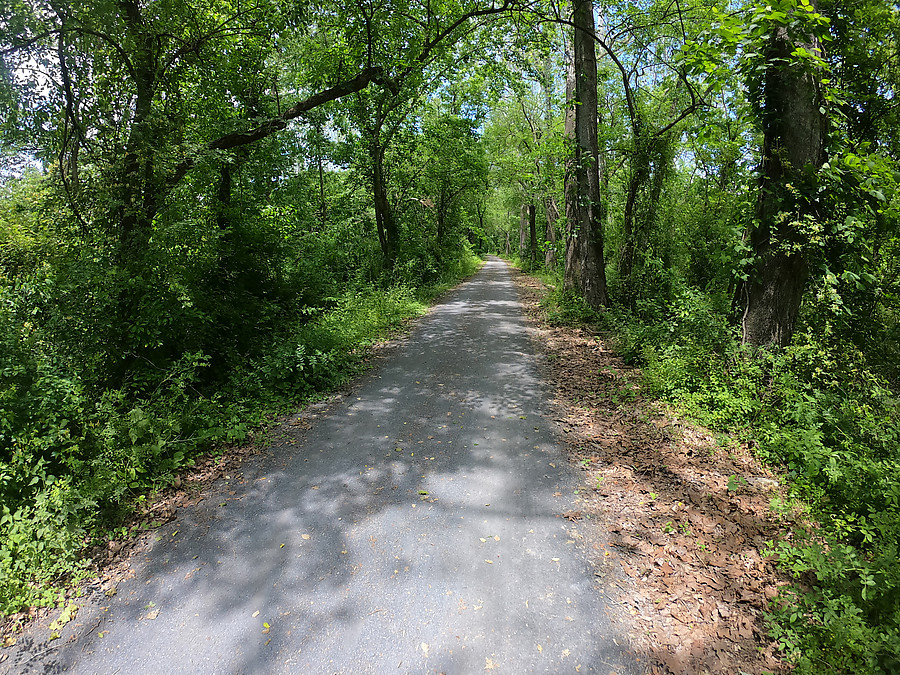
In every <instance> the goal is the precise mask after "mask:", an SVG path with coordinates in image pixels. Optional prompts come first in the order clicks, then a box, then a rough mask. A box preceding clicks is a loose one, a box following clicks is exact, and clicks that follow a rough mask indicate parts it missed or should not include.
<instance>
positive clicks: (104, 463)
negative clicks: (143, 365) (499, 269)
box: [0, 252, 480, 615]
mask: <svg viewBox="0 0 900 675" xmlns="http://www.w3.org/2000/svg"><path fill="white" fill-rule="evenodd" d="M479 262H480V261H479V260H478V259H477V258H476V257H475V256H474V255H472V254H471V253H468V252H466V253H465V254H464V255H463V256H461V257H460V259H459V260H458V262H457V263H456V264H453V265H447V266H445V268H444V272H443V273H442V274H432V275H430V276H429V278H428V279H426V280H422V279H421V277H420V278H419V279H412V280H411V281H408V282H405V283H398V284H393V285H389V286H380V287H379V286H377V285H372V284H366V283H357V284H354V285H352V286H351V290H348V291H346V292H345V293H343V294H342V295H340V296H338V297H331V298H329V299H328V301H327V303H322V305H320V306H321V307H324V309H320V310H317V311H315V312H312V313H310V312H307V313H305V314H303V315H300V316H298V317H297V318H296V319H295V320H294V321H293V323H291V324H289V325H287V326H284V327H282V328H280V329H279V330H278V331H277V332H275V333H274V334H271V335H270V336H268V343H267V344H266V345H264V346H263V348H258V349H256V350H255V352H254V354H253V355H252V356H251V357H250V358H246V359H243V360H242V361H241V362H240V363H239V365H238V366H236V367H232V368H230V369H229V370H228V371H227V372H226V373H221V372H210V370H211V369H213V368H214V367H215V365H214V360H213V358H212V357H211V356H210V354H208V353H205V352H204V351H203V350H196V351H187V352H185V353H184V354H183V355H182V356H181V357H180V358H178V359H176V360H175V361H174V362H172V363H171V364H170V365H169V366H168V367H166V368H165V369H164V370H163V371H160V372H159V373H158V374H157V375H156V377H155V380H154V386H153V387H152V388H148V387H143V388H142V389H141V393H139V394H136V393H135V388H134V387H129V384H128V383H126V384H124V385H122V386H119V387H115V388H98V387H97V386H95V385H94V384H93V383H91V382H89V381H86V380H85V379H84V377H82V376H81V375H80V373H82V372H84V371H83V370H82V371H79V369H78V368H77V367H75V366H74V365H73V364H72V362H71V361H70V360H69V358H68V355H67V353H66V350H65V349H61V348H59V346H58V345H56V344H54V343H53V341H52V340H50V339H49V334H48V332H47V331H45V330H42V329H41V327H40V326H38V325H37V323H36V322H35V321H34V320H33V319H32V320H29V319H30V318H31V317H32V315H37V313H38V311H37V310H35V307H40V303H37V302H34V299H33V297H32V295H31V294H30V293H29V291H28V283H26V282H22V281H21V280H20V281H19V282H18V283H17V284H6V285H3V284H0V615H8V614H11V613H15V612H18V611H21V610H23V609H26V608H28V607H36V606H48V605H52V604H54V603H56V602H57V600H58V598H59V593H60V586H61V585H65V584H67V583H72V582H75V581H77V580H78V579H80V578H83V577H84V576H86V575H88V574H89V563H90V561H89V560H86V559H84V557H83V551H84V550H85V549H86V547H87V546H89V545H90V544H91V543H92V542H95V541H98V540H100V539H101V538H105V537H108V536H110V534H111V533H112V532H114V531H115V530H116V525H117V523H119V522H121V519H122V518H123V517H125V516H126V515H127V514H128V513H129V512H130V511H131V510H132V509H133V508H134V507H135V505H136V503H137V502H138V500H139V499H142V498H143V497H144V496H146V495H147V494H148V493H150V492H152V491H154V490H156V489H159V488H161V487H164V486H166V485H168V484H170V483H171V482H172V480H173V479H174V477H175V476H176V475H177V473H178V472H179V471H180V470H181V469H182V468H184V467H187V466H191V465H192V463H193V461H194V460H193V458H194V457H196V456H197V455H198V454H199V453H201V452H204V451H208V450H210V449H215V448H217V447H223V445H224V444H228V443H240V442H244V441H245V440H247V438H248V436H249V435H250V434H251V433H253V431H254V429H256V428H257V427H259V426H260V425H261V424H264V423H265V422H266V421H267V420H270V419H271V418H272V416H273V414H275V413H277V412H279V411H282V410H284V409H286V408H287V407H289V406H292V405H295V404H297V403H298V402H302V401H304V400H309V399H311V398H314V397H316V396H320V395H321V394H322V393H323V392H327V391H329V390H333V389H334V388H336V387H338V386H340V385H341V384H343V383H344V382H345V381H346V380H347V379H348V378H349V377H351V376H352V375H353V374H354V373H356V372H358V370H359V369H360V368H361V367H363V357H364V356H365V354H366V348H367V347H369V346H370V345H372V344H373V343H375V342H376V341H378V340H381V339H383V338H384V337H385V336H386V335H388V334H389V333H390V332H391V331H394V330H396V329H397V328H398V327H399V326H400V325H401V324H402V323H403V322H404V321H406V320H407V319H409V318H411V317H414V316H416V315H419V314H421V313H422V312H424V311H425V309H426V307H427V306H428V302H429V301H430V300H431V299H433V298H434V297H435V296H436V295H437V294H439V293H440V292H441V291H443V290H444V289H446V288H448V287H449V286H451V285H452V284H453V283H455V282H456V281H457V280H458V279H460V278H462V277H464V276H468V275H470V274H472V273H473V272H474V271H475V270H476V269H477V266H478V264H479ZM39 277H40V275H37V278H39ZM211 382H212V383H215V386H210V383H211Z"/></svg>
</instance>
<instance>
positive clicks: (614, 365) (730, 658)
mask: <svg viewBox="0 0 900 675" xmlns="http://www.w3.org/2000/svg"><path fill="white" fill-rule="evenodd" d="M515 280H516V285H517V287H518V289H519V294H520V297H521V299H522V301H523V303H524V305H525V308H526V312H527V314H528V317H529V320H530V322H531V324H532V327H533V328H534V330H535V337H536V340H537V342H538V343H539V344H540V348H541V350H542V351H543V354H544V357H545V358H544V364H545V365H544V367H545V370H546V376H547V377H548V379H549V380H550V381H551V382H552V384H553V385H554V387H555V390H556V400H555V405H556V409H557V417H558V419H557V420H556V422H557V424H558V426H559V428H560V432H561V435H562V437H563V439H564V441H565V443H566V446H567V450H568V453H569V457H570V460H571V461H572V462H573V463H575V464H576V465H577V466H579V467H580V469H581V474H582V477H583V484H582V487H581V489H580V490H579V500H580V501H579V503H578V506H577V510H574V511H571V512H568V513H566V514H564V516H565V517H566V518H568V519H569V520H572V521H594V526H595V528H596V527H599V530H600V531H601V532H603V531H604V530H605V531H606V532H608V536H605V537H598V538H597V541H595V542H589V548H591V549H592V556H593V558H594V563H595V564H596V565H597V567H598V568H600V569H608V568H609V566H619V567H620V568H621V571H622V572H624V574H622V575H619V576H620V577H622V578H623V579H625V581H626V583H625V584H623V585H622V587H621V589H619V590H620V596H621V597H620V598H618V599H619V601H620V602H622V603H624V604H625V606H626V607H627V608H628V609H627V613H629V614H630V615H631V625H630V626H629V628H630V629H631V633H632V635H633V637H634V638H635V639H636V641H637V642H638V646H640V647H641V648H643V649H644V650H645V651H646V653H647V654H648V655H649V656H650V658H651V659H652V660H654V661H655V662H656V665H654V666H653V669H654V670H653V672H654V673H656V674H658V675H666V674H670V673H671V674H672V675H698V674H704V675H715V674H719V673H722V674H725V673H728V674H729V675H731V674H734V675H737V674H740V673H746V674H748V675H751V674H752V675H758V674H762V673H785V672H788V671H789V670H790V668H789V667H788V666H787V664H785V663H784V662H783V661H782V660H781V659H780V658H779V652H778V648H777V645H776V644H775V643H774V642H773V641H772V640H770V639H769V638H768V636H767V632H766V628H765V624H764V618H763V612H764V610H765V608H766V607H767V605H768V602H769V600H770V599H771V598H773V597H775V595H776V592H777V588H778V587H779V586H780V585H783V584H785V583H787V582H786V580H785V579H784V578H782V577H780V576H779V574H778V573H777V571H776V569H775V566H774V564H773V561H772V560H770V559H769V558H767V557H766V547H767V544H768V543H769V542H772V541H773V540H775V539H777V538H779V537H781V536H784V535H785V534H786V531H785V528H784V527H783V526H782V525H781V524H780V523H779V521H778V517H777V516H776V515H775V514H774V513H773V512H772V511H771V510H770V508H769V505H770V502H771V500H772V498H773V497H783V496H784V495H783V494H782V493H783V488H782V487H781V484H780V482H779V480H778V479H777V477H776V476H774V475H773V474H772V473H771V472H769V471H768V470H767V469H765V468H764V467H763V466H762V465H761V464H760V462H759V461H757V460H756V459H755V458H754V456H753V454H752V452H751V451H750V450H749V449H748V448H747V447H745V446H743V445H741V444H739V443H736V442H734V441H731V440H730V439H720V440H717V439H716V438H715V437H714V435H713V434H711V433H710V432H709V431H707V430H705V429H702V428H699V427H697V426H696V425H693V424H690V423H688V422H686V421H684V420H680V419H678V418H677V417H676V416H674V415H673V414H671V413H670V412H667V411H665V410H664V409H663V408H662V406H660V405H658V404H654V403H653V402H652V401H649V400H646V399H645V398H643V397H642V395H641V389H640V372H639V371H638V370H637V369H635V368H633V367H629V366H628V365H626V364H625V363H624V362H623V361H622V360H621V359H620V358H618V357H617V356H616V355H615V353H614V352H613V351H611V349H610V347H609V345H607V344H606V343H605V342H604V340H603V339H602V338H601V336H599V335H597V334H595V333H593V332H592V331H591V330H588V329H586V328H583V327H571V326H559V325H550V324H549V323H548V321H547V313H546V311H545V310H544V309H543V308H542V307H541V304H540V303H541V300H542V298H543V297H544V296H545V295H546V293H547V289H546V288H545V287H544V286H543V285H542V284H541V282H539V281H538V280H536V279H534V278H533V277H529V276H527V275H525V274H521V273H519V272H516V273H515ZM598 523H599V525H598ZM590 529H593V528H587V531H589V530H590ZM595 531H596V530H595ZM606 542H608V543H606ZM598 574H599V572H598Z"/></svg>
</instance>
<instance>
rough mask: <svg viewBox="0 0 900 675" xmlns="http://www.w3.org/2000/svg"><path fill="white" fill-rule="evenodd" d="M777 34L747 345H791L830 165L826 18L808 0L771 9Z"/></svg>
mask: <svg viewBox="0 0 900 675" xmlns="http://www.w3.org/2000/svg"><path fill="white" fill-rule="evenodd" d="M766 11H767V17H766V18H768V20H769V21H770V26H771V33H770V35H769V37H768V40H767V42H766V44H765V45H764V48H763V63H762V68H761V70H762V77H761V78H760V79H759V80H757V81H756V82H755V85H756V90H755V101H756V104H757V106H758V107H757V109H758V113H759V115H760V119H761V122H762V129H763V135H764V140H763V150H762V168H761V171H760V183H759V193H758V198H757V205H756V222H755V224H754V226H753V228H752V229H751V231H750V236H749V241H750V247H751V249H752V251H753V255H754V260H753V262H752V265H751V268H750V271H749V278H748V279H747V280H746V281H744V282H743V283H742V285H741V287H740V289H739V297H740V303H741V307H742V309H743V315H742V318H741V326H742V330H743V340H744V342H745V343H746V344H751V345H754V346H758V347H769V346H778V347H784V346H786V345H787V344H788V343H789V342H790V340H791V336H792V335H793V333H794V328H795V325H796V321H797V316H798V313H799V311H800V304H801V302H802V300H803V295H804V292H805V290H806V283H807V280H808V278H809V273H810V269H809V260H808V257H807V253H806V250H805V246H806V244H807V239H808V234H807V228H808V226H809V224H810V223H811V222H814V221H815V220H817V219H819V218H820V217H821V216H822V214H821V213H820V207H819V196H818V189H817V188H818V172H819V170H820V169H821V168H822V166H823V164H824V163H825V159H826V143H827V138H828V128H829V125H828V116H827V114H826V112H825V107H824V106H825V100H824V98H823V94H822V78H823V65H824V63H823V61H822V59H821V57H822V46H821V39H820V38H819V37H818V31H817V30H816V27H817V26H820V25H822V23H823V22H824V17H822V16H821V15H820V14H819V13H818V12H817V11H816V7H815V5H814V4H813V3H812V2H810V1H809V0H801V2H800V3H799V4H795V3H793V2H783V3H779V7H776V8H775V9H774V11H773V10H772V8H771V7H769V8H767V10H766Z"/></svg>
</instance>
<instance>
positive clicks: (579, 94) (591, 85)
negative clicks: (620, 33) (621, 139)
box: [565, 0, 609, 308]
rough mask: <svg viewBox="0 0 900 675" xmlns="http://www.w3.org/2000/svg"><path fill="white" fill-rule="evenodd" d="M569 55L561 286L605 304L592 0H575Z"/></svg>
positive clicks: (594, 303)
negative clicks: (569, 143) (568, 155)
mask: <svg viewBox="0 0 900 675" xmlns="http://www.w3.org/2000/svg"><path fill="white" fill-rule="evenodd" d="M572 27H573V31H572V51H573V58H572V60H571V63H570V67H569V75H568V77H567V82H566V102H567V104H568V106H569V107H568V108H567V111H566V135H567V136H568V137H569V138H570V139H571V141H572V142H573V146H574V147H573V151H572V155H571V158H570V160H569V162H568V163H567V166H566V264H565V287H566V288H567V289H571V290H575V291H577V292H578V293H580V294H581V295H582V296H583V297H584V299H585V300H586V301H587V303H588V304H589V305H590V306H591V307H594V308H600V307H604V306H606V305H607V304H608V302H609V300H608V298H607V293H606V262H605V259H604V253H603V204H602V203H601V201H600V173H599V145H598V141H597V119H598V109H597V53H596V49H595V44H594V41H595V35H594V7H593V2H592V1H591V0H574V3H573V9H572Z"/></svg>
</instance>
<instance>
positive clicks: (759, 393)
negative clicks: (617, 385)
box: [603, 290, 900, 674]
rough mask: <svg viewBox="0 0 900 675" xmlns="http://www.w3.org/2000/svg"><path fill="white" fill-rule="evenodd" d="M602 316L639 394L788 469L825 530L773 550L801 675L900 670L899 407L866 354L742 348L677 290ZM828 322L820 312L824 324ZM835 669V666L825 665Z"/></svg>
mask: <svg viewBox="0 0 900 675" xmlns="http://www.w3.org/2000/svg"><path fill="white" fill-rule="evenodd" d="M641 309H642V310H643V311H642V312H641V314H640V315H639V314H637V313H633V312H623V311H614V312H609V313H607V314H606V315H604V318H603V321H604V324H605V325H606V326H607V328H608V329H609V330H611V331H613V332H615V333H616V334H617V335H618V339H619V343H620V348H621V350H622V352H623V353H624V354H625V355H626V356H627V357H628V358H630V359H632V360H635V361H637V362H639V363H640V364H641V367H642V372H643V379H644V390H645V392H647V393H650V394H653V395H657V396H660V397H661V398H663V399H665V400H667V401H669V402H670V403H672V404H674V405H676V406H677V407H678V408H679V409H681V410H682V411H683V412H684V413H686V414H688V415H690V416H692V417H693V418H695V419H697V420H698V421H700V422H702V423H703V424H705V425H707V426H709V427H710V428H712V429H715V430H720V431H731V432H737V433H739V434H741V435H742V436H744V437H745V438H753V439H755V440H756V441H757V442H758V447H759V451H760V452H761V453H762V454H763V455H764V456H765V457H766V458H767V459H768V460H769V461H771V462H772V463H774V464H777V465H781V466H783V467H784V469H785V470H786V471H787V472H788V475H789V476H790V478H791V480H792V484H793V487H794V490H795V491H796V493H797V494H798V495H799V496H801V497H802V498H803V499H804V500H805V501H806V502H808V503H809V504H810V507H811V515H812V517H813V518H815V519H816V520H817V522H818V523H819V527H818V528H817V529H816V530H815V531H814V532H810V533H806V534H805V535H803V534H802V533H798V534H797V536H796V537H794V538H793V539H786V540H783V541H780V542H778V543H777V544H776V545H775V553H776V554H777V555H778V557H779V558H780V560H781V563H782V565H783V566H784V567H785V569H787V570H789V571H790V572H791V573H793V574H794V575H795V576H796V578H797V580H798V585H797V586H795V587H793V588H791V589H788V590H787V591H785V595H783V596H782V597H781V598H780V599H779V600H778V602H777V603H776V604H775V605H773V609H772V613H771V616H770V619H769V620H770V625H771V628H772V631H773V635H774V636H775V637H776V638H777V639H778V640H779V641H780V643H781V644H782V646H783V647H784V649H785V650H786V651H787V652H788V654H789V656H790V657H791V658H792V659H793V660H795V662H796V663H797V665H798V669H799V672H805V673H818V672H822V669H823V668H827V669H828V670H829V672H839V673H848V674H849V673H863V672H865V673H891V672H895V671H896V668H897V664H898V659H900V569H898V567H897V564H896V561H897V554H898V549H900V450H898V448H900V425H898V423H897V420H898V419H900V397H898V395H897V393H896V391H895V390H894V389H892V388H891V386H890V385H889V383H888V382H887V381H886V380H884V378H883V377H881V376H880V375H879V374H878V373H877V372H876V371H875V370H874V369H873V368H872V367H871V366H870V364H869V363H868V362H867V359H866V357H865V355H864V354H863V353H862V352H861V351H860V350H858V349H857V348H856V347H854V346H853V344H852V343H847V342H846V341H843V340H838V339H834V334H833V333H832V334H831V335H828V334H824V335H823V334H822V333H819V332H814V331H813V330H807V331H804V332H801V333H799V334H798V335H797V336H796V337H795V340H794V342H793V344H792V345H791V346H790V347H789V348H788V349H786V350H785V351H784V352H782V353H771V352H758V353H754V352H753V351H750V350H748V349H746V348H744V347H742V346H741V345H740V344H739V341H738V335H737V334H736V332H735V330H734V328H733V327H732V326H731V323H730V321H729V317H728V311H727V304H726V303H725V302H723V301H722V300H721V299H720V300H719V301H718V302H716V301H715V300H714V299H712V298H710V296H708V295H706V294H704V293H700V292H698V291H690V290H681V291H679V292H678V293H676V295H675V298H674V300H673V301H672V303H671V304H668V305H662V304H659V305H655V306H647V304H645V305H644V306H643V307H641ZM822 311H824V310H821V309H820V310H818V314H819V315H821V313H822ZM826 664H827V665H826Z"/></svg>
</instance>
